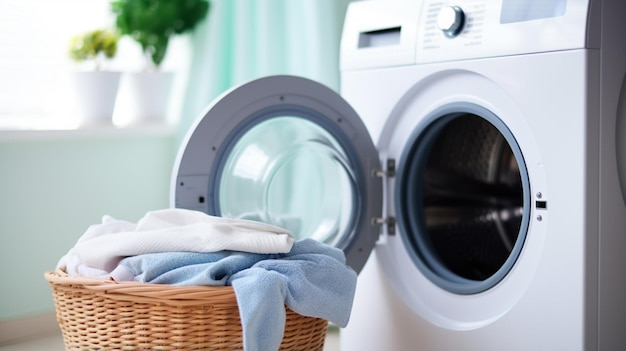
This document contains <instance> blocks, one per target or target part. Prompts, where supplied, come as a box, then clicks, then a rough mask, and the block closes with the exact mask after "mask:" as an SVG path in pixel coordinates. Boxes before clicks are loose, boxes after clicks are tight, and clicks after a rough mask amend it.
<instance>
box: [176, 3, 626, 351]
mask: <svg viewBox="0 0 626 351" xmlns="http://www.w3.org/2000/svg"><path fill="white" fill-rule="evenodd" d="M625 17H626V2H624V1H622V0H612V1H606V0H605V1H591V0H499V1H495V0H458V1H455V2H448V1H441V0H423V1H392V0H378V1H358V2H354V3H352V4H351V5H350V7H349V9H348V13H347V16H346V21H345V24H344V34H343V39H342V48H341V70H342V72H341V73H342V79H341V84H342V86H341V96H339V95H338V94H337V93H335V92H333V91H332V90H330V89H328V88H327V87H324V86H322V85H320V84H318V83H315V82H313V81H310V80H307V79H304V78H298V77H291V76H273V77H266V78H261V79H259V80H255V81H252V82H249V83H246V84H244V85H242V86H240V87H237V88H234V89H232V90H230V91H228V92H226V93H225V94H224V95H223V96H221V97H220V98H218V99H217V100H216V101H214V103H213V104H211V106H209V107H208V108H207V110H206V111H205V113H203V114H202V116H201V117H200V118H199V119H198V120H197V122H196V124H195V125H194V126H193V127H192V128H191V130H190V131H189V133H188V135H187V137H186V139H185V141H184V142H183V145H182V147H181V149H180V152H179V155H178V158H177V161H176V165H175V169H174V174H173V179H172V190H171V201H172V205H173V206H176V207H183V208H190V209H196V210H201V211H205V212H207V213H210V214H214V215H221V216H227V217H237V218H247V219H255V220H260V221H264V222H268V223H271V224H275V225H279V226H282V227H285V228H288V229H290V230H291V231H292V232H294V233H295V234H296V236H297V237H299V238H303V237H313V238H316V239H318V240H320V241H323V242H326V243H328V244H331V245H335V246H337V247H340V248H342V249H343V250H344V252H345V253H346V256H347V259H348V264H350V265H351V266H352V267H353V268H354V269H355V270H357V271H358V272H360V274H359V280H358V285H357V293H356V297H355V301H354V306H353V310H352V316H351V320H350V324H349V325H348V327H347V328H346V329H345V330H342V333H341V349H342V350H344V351H353V350H428V351H432V350H624V349H626V333H625V332H624V328H625V327H626V301H625V300H624V299H625V298H624V296H626V272H624V269H626V254H624V251H625V250H626V105H625V104H626V84H625V82H626V80H625V78H624V77H625V76H624V75H625V72H626V40H624V39H623V38H624V35H626V21H624V18H625Z"/></svg>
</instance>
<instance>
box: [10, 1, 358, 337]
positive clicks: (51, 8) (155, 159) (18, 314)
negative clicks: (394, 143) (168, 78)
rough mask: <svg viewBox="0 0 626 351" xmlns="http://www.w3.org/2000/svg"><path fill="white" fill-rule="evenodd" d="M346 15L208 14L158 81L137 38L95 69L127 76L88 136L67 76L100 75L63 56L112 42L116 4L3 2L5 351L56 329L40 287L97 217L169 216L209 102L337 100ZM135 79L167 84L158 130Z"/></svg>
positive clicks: (297, 8)
mask: <svg viewBox="0 0 626 351" xmlns="http://www.w3.org/2000/svg"><path fill="white" fill-rule="evenodd" d="M162 1H164V0H162ZM174 1H177V0H174ZM121 2H124V1H121ZM152 2H153V3H158V2H159V1H157V0H154V1H152ZM164 2H166V1H164ZM348 2H349V1H348V0H298V1H294V0H291V1H290V0H210V2H209V8H208V11H207V13H206V16H205V17H203V18H201V19H200V21H199V22H198V23H197V25H196V26H195V27H194V28H193V30H190V31H187V32H185V33H182V34H180V35H174V36H172V37H171V39H170V41H169V44H168V47H167V51H166V53H165V57H164V58H163V61H162V62H161V63H160V65H159V66H158V67H156V68H155V67H154V66H153V65H152V66H151V65H150V64H148V63H147V62H146V57H145V55H144V53H143V51H142V47H141V45H140V44H139V42H138V41H137V40H136V38H134V37H132V36H131V35H121V36H120V37H119V40H118V41H117V52H116V55H115V56H114V57H113V58H111V59H106V60H105V63H104V64H102V66H101V67H99V68H98V70H101V71H115V72H120V74H121V79H120V82H119V91H118V93H117V100H116V104H115V108H114V112H113V113H112V115H111V116H110V117H111V118H112V121H111V122H110V123H97V124H93V123H92V124H89V123H83V122H84V121H83V120H82V119H81V118H79V117H78V116H77V112H76V108H77V104H78V103H79V102H80V101H79V99H78V98H77V97H76V96H75V94H74V93H75V91H73V88H72V84H73V83H72V80H71V74H70V73H72V72H75V71H81V72H84V71H93V70H95V69H94V68H93V67H92V66H88V65H87V64H86V63H85V62H75V61H73V60H71V59H70V57H69V55H68V48H69V46H70V41H71V38H72V37H74V36H76V35H79V34H81V33H86V32H88V31H93V30H96V29H100V28H112V29H115V27H116V21H117V17H116V14H115V13H113V11H112V9H111V3H110V1H106V0H2V1H1V2H0V267H2V270H1V271H0V280H1V282H2V283H0V344H1V343H2V342H3V341H7V340H9V339H11V338H14V337H18V336H19V335H16V334H15V332H14V328H15V326H17V325H20V324H19V323H22V322H23V323H26V322H28V323H31V322H32V323H31V324H30V325H31V326H32V327H34V328H35V329H37V325H38V324H37V323H40V324H41V326H40V327H39V328H40V329H45V328H49V327H50V323H49V322H50V321H53V320H54V317H53V313H54V306H53V301H52V295H51V291H50V289H49V287H48V285H47V283H46V281H45V280H44V279H43V273H44V272H45V271H47V270H51V269H54V268H55V266H56V263H57V261H58V260H59V258H60V257H61V256H62V255H63V254H65V253H66V252H67V250H68V249H69V248H70V247H72V246H73V245H74V243H75V242H76V240H77V239H78V237H79V236H80V235H82V233H83V232H84V231H85V230H86V229H87V227H88V226H89V225H91V224H95V223H99V222H100V221H101V218H102V216H103V215H111V216H113V217H115V218H118V219H124V220H129V221H137V220H138V219H139V218H140V217H142V216H143V215H144V214H145V213H146V212H147V211H151V210H155V209H159V208H166V207H168V206H169V203H168V201H169V200H168V197H169V187H170V176H171V172H172V167H173V162H174V159H175V156H176V153H177V150H178V146H179V144H180V142H181V140H182V139H183V138H184V135H185V133H186V131H187V130H188V129H189V127H190V126H191V125H192V123H193V121H194V120H195V119H196V118H198V117H199V116H200V115H201V114H202V111H203V110H204V109H205V108H206V106H208V105H209V104H210V102H211V101H212V100H213V99H214V98H216V97H217V96H219V95H220V94H221V93H223V92H224V91H226V90H228V89H229V88H231V87H233V86H236V85H238V84H241V83H243V82H246V81H249V80H251V79H254V78H257V77H261V76H266V75H274V74H292V75H299V76H304V77H308V78H311V79H314V80H316V81H318V82H321V83H323V84H326V85H328V86H329V87H331V88H333V89H335V90H338V89H339V70H338V52H339V39H340V36H341V29H342V22H343V17H344V14H345V10H346V7H347V4H348ZM143 71H165V72H170V73H171V74H172V75H173V77H174V78H173V81H172V83H171V89H170V91H169V93H168V95H167V98H166V100H167V105H166V107H164V108H163V110H162V115H163V116H159V117H162V119H155V118H151V119H148V120H147V121H145V122H142V121H141V120H140V119H139V117H141V116H139V115H138V114H137V113H136V112H134V113H135V115H133V113H132V112H130V111H131V110H130V108H129V107H127V106H126V105H124V104H132V103H133V98H131V96H132V95H131V93H130V90H129V89H130V87H129V86H127V85H128V83H127V81H126V79H127V78H126V77H127V76H128V75H130V74H131V73H134V72H143ZM125 89H126V90H125ZM129 100H130V101H129ZM154 103H156V101H154ZM151 117H152V116H151ZM135 119H137V120H135ZM54 327H56V326H54ZM12 328H13V329H12Z"/></svg>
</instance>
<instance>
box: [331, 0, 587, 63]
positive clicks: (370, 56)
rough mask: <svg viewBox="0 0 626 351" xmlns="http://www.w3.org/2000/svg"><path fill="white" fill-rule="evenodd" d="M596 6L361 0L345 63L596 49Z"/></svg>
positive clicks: (555, 0)
mask: <svg viewBox="0 0 626 351" xmlns="http://www.w3.org/2000/svg"><path fill="white" fill-rule="evenodd" d="M589 7H590V0H422V1H406V0H405V1H399V0H368V1H355V2H352V3H350V6H349V7H348V12H347V15H346V19H345V22H344V31H343V35H342V42H341V69H342V70H344V71H346V70H360V69H367V68H375V67H393V66H402V65H412V64H421V63H429V62H441V61H450V60H463V59H472V58H484V57H497V56H507V55H520V54H530V53H539V52H547V51H560V50H571V49H581V48H589V47H591V46H593V43H594V42H596V39H594V38H590V37H588V36H592V35H593V34H590V33H587V28H591V27H593V26H590V25H589V24H588V23H587V21H588V19H589V18H590V17H591V16H588V14H589V13H588V12H589V11H590V8H589ZM590 43H591V44H590Z"/></svg>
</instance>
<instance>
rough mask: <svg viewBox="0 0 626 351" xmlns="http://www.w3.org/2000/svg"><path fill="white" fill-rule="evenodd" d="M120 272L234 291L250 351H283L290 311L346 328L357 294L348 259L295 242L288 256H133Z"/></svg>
mask: <svg viewBox="0 0 626 351" xmlns="http://www.w3.org/2000/svg"><path fill="white" fill-rule="evenodd" d="M116 271H117V272H120V271H125V272H126V273H124V274H127V275H128V277H133V278H132V279H134V280H135V281H140V282H147V283H159V284H173V285H218V286H219V285H232V287H233V289H234V291H235V295H236V296H237V303H238V305H239V312H240V317H241V323H242V327H243V342H244V349H245V350H246V351H253V350H258V351H266V350H267V351H269V350H272V351H273V350H278V348H279V347H280V343H281V340H282V337H283V332H284V327H285V310H284V307H283V306H285V305H286V306H287V307H289V308H290V309H292V310H293V311H294V312H297V313H299V314H301V315H305V316H311V317H319V318H323V319H326V320H329V321H331V322H333V323H335V324H337V325H338V326H340V327H345V326H346V325H347V324H348V320H349V318H350V311H351V309H352V301H353V298H354V292H355V288H356V273H355V272H354V271H353V270H352V269H351V268H350V267H349V266H347V265H346V264H345V256H344V253H343V252H342V251H341V250H339V249H336V248H333V247H330V246H328V245H325V244H322V243H320V242H317V241H315V240H312V239H304V240H301V241H297V242H295V243H294V245H293V247H292V249H291V251H290V252H289V253H286V254H252V253H244V252H235V251H221V252H216V253H191V252H170V253H157V254H146V255H139V256H132V257H128V258H126V259H124V260H122V261H121V262H120V266H119V267H118V269H116ZM114 273H115V271H114V272H113V273H112V276H115V274H114ZM124 274H117V275H118V277H119V276H124Z"/></svg>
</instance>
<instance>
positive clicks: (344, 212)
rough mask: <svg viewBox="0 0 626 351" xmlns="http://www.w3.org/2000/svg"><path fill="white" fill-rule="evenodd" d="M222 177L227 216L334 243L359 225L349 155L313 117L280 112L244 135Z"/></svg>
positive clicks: (221, 201)
mask: <svg viewBox="0 0 626 351" xmlns="http://www.w3.org/2000/svg"><path fill="white" fill-rule="evenodd" d="M218 177H219V179H218V181H217V182H216V184H219V187H218V189H217V190H218V194H219V197H218V199H217V200H218V204H217V205H218V207H217V208H218V212H219V213H221V214H222V215H223V216H226V217H232V218H244V219H251V220H257V221H261V222H265V223H269V224H273V225H276V226H279V227H282V228H286V229H288V230H289V231H291V232H292V233H293V234H294V235H295V236H296V239H302V238H313V239H316V240H318V241H322V242H325V243H327V244H330V245H334V246H337V245H339V244H340V243H341V242H342V241H344V240H345V239H346V236H347V235H348V234H349V233H350V227H351V226H352V225H353V224H354V223H353V221H354V218H355V208H356V207H355V206H354V205H355V194H356V179H355V176H354V174H353V173H352V171H351V170H350V166H349V162H348V160H347V154H346V152H345V150H343V148H342V147H341V145H340V144H339V142H338V141H337V140H336V139H335V138H334V137H333V136H332V135H330V133H329V132H328V131H326V130H325V129H323V128H322V127H320V126H319V125H317V124H315V123H313V122H312V121H310V120H307V119H304V118H300V117H290V116H277V117H273V118H269V119H267V120H265V121H263V122H260V123H258V124H255V125H254V126H253V127H251V128H250V129H248V130H246V131H245V132H244V133H242V135H241V136H239V138H238V140H237V141H236V142H235V144H234V146H233V148H232V150H230V152H229V153H228V156H227V158H226V159H225V162H224V165H223V167H221V172H220V174H219V175H218Z"/></svg>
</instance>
